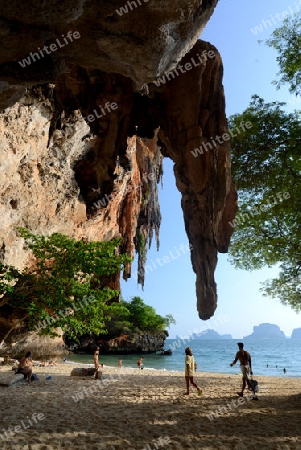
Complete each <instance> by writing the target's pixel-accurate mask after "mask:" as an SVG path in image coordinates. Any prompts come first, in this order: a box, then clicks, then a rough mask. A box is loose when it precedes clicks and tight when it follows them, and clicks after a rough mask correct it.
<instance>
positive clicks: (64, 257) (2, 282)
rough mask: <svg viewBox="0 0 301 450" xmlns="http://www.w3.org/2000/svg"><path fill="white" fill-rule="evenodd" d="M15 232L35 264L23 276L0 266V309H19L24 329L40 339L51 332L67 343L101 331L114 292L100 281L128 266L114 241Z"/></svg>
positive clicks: (112, 308)
mask: <svg viewBox="0 0 301 450" xmlns="http://www.w3.org/2000/svg"><path fill="white" fill-rule="evenodd" d="M19 232H20V235H21V236H22V237H23V238H24V239H25V242H26V244H27V245H28V247H29V248H30V249H31V250H32V253H33V255H34V257H35V262H34V265H33V267H31V268H25V269H24V270H18V269H17V268H15V267H12V266H7V265H4V264H0V295H1V294H2V299H1V301H0V306H3V305H5V304H8V305H10V306H12V307H14V308H21V309H24V310H25V311H26V319H27V320H28V325H29V328H30V329H31V330H36V331H39V332H40V333H41V334H44V335H56V333H55V328H57V327H60V328H62V329H63V330H64V331H66V332H68V334H69V335H70V336H73V337H76V336H78V335H81V334H85V333H95V334H100V333H102V332H103V331H105V323H106V322H107V321H108V320H110V317H111V316H110V315H111V314H115V310H116V307H117V306H116V303H112V300H114V299H116V297H117V296H119V291H116V290H113V289H110V288H109V287H107V286H108V285H107V284H106V283H104V277H108V276H110V275H114V274H119V272H120V270H122V269H123V267H124V265H125V264H126V262H128V261H129V260H130V258H129V257H128V256H127V255H121V254H119V253H118V252H117V248H118V246H119V244H120V241H119V240H112V241H109V242H83V241H76V240H75V239H72V238H69V237H67V236H64V235H62V234H59V233H55V234H52V235H51V236H40V235H34V234H32V233H31V232H30V231H28V230H26V229H20V230H19ZM117 305H118V304H117ZM118 308H119V309H120V308H121V306H118Z"/></svg>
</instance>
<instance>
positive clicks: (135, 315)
mask: <svg viewBox="0 0 301 450" xmlns="http://www.w3.org/2000/svg"><path fill="white" fill-rule="evenodd" d="M119 305H120V307H121V308H120V309H117V311H116V315H115V316H113V315H111V320H110V321H109V322H108V323H107V330H108V335H110V336H118V335H121V334H131V333H151V334H156V333H160V332H162V331H164V330H165V329H166V328H169V327H170V325H171V324H173V323H176V322H175V320H174V318H173V317H172V316H171V315H170V314H168V315H167V316H166V317H163V316H160V315H159V314H157V313H156V310H155V309H154V308H153V307H152V306H149V305H146V304H145V303H144V302H143V300H142V299H141V298H140V297H133V298H132V300H131V301H130V302H126V301H124V300H122V301H121V302H120V304H119Z"/></svg>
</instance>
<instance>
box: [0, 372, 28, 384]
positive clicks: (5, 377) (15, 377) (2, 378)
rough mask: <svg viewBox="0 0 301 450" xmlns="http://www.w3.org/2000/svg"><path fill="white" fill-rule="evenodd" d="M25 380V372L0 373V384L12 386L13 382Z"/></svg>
mask: <svg viewBox="0 0 301 450" xmlns="http://www.w3.org/2000/svg"><path fill="white" fill-rule="evenodd" d="M23 380H24V374H23V373H16V374H15V373H12V372H7V373H0V386H7V387H9V386H11V385H12V384H15V383H18V382H19V381H23Z"/></svg>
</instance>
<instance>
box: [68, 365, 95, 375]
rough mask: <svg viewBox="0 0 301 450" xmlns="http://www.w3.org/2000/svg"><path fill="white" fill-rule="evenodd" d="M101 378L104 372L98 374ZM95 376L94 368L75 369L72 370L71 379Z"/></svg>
mask: <svg viewBox="0 0 301 450" xmlns="http://www.w3.org/2000/svg"><path fill="white" fill-rule="evenodd" d="M98 373H99V377H101V375H102V372H98ZM94 374H95V369H94V367H87V368H86V367H75V368H74V369H72V371H71V373H70V376H71V377H92V376H93V375H94Z"/></svg>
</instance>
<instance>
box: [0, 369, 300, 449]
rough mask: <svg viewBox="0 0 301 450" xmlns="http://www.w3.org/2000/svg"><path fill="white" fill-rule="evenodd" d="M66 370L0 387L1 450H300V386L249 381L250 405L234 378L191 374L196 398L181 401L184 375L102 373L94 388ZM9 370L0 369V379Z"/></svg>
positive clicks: (88, 379) (293, 381) (86, 379)
mask: <svg viewBox="0 0 301 450" xmlns="http://www.w3.org/2000/svg"><path fill="white" fill-rule="evenodd" d="M73 366H74V364H65V363H62V364H58V365H57V366H54V367H33V372H34V373H36V374H37V376H38V381H35V382H32V384H31V385H28V384H27V383H26V382H25V381H22V382H20V383H17V384H15V385H13V386H11V387H9V388H7V387H3V386H0V404H1V406H2V414H1V417H0V443H1V449H3V450H6V449H7V450H29V449H32V450H61V449H66V450H71V449H74V450H82V449H83V448H85V449H87V450H95V449H96V450H124V449H126V450H161V449H167V450H199V449H200V448H203V449H205V450H241V449H242V448H244V449H249V450H253V449H254V450H255V449H256V450H257V449H258V448H260V449H263V450H276V449H277V450H278V448H279V449H283V450H299V449H300V448H301V437H300V423H301V408H300V405H301V398H300V397H301V395H300V394H301V379H298V378H279V377H264V376H260V377H256V378H257V380H258V383H259V393H258V397H259V401H256V402H254V401H249V400H250V395H251V394H250V392H249V391H245V396H244V397H243V398H239V397H238V396H237V394H236V392H237V391H238V390H239V388H240V385H241V377H240V376H237V375H238V374H232V375H229V374H221V373H208V372H197V373H196V375H195V377H194V379H195V381H196V382H197V384H198V385H199V386H200V387H201V388H202V390H203V395H202V396H201V397H198V395H197V391H196V389H195V388H192V389H191V391H190V395H189V396H187V395H183V394H184V392H185V379H184V372H182V373H181V372H168V371H164V370H157V369H155V370H154V369H153V370H152V369H148V370H138V369H137V368H136V369H135V370H133V369H132V368H121V369H118V368H108V367H104V368H103V369H102V372H103V378H104V379H103V380H102V381H101V380H92V378H91V377H70V373H71V370H72V369H73ZM77 366H78V367H86V365H84V364H77ZM9 371H10V370H9V366H0V377H1V375H2V374H3V373H7V372H9ZM11 372H12V371H11ZM49 377H51V379H49ZM298 397H299V398H298ZM24 408H25V410H24ZM39 414H40V416H39ZM41 414H43V417H44V418H43V419H41V418H42V416H41ZM39 418H40V419H39ZM22 421H23V422H24V425H26V427H28V429H25V427H24V426H22ZM16 427H19V428H16ZM252 427H253V430H255V431H254V432H252ZM254 427H255V428H254ZM3 430H4V431H3ZM9 430H11V431H9ZM14 430H18V431H16V432H15V431H14ZM248 430H249V431H248ZM4 432H6V435H5V434H4ZM12 433H13V435H12V436H11V434H12ZM250 433H251V434H250ZM1 436H2V437H1ZM247 436H251V439H247V440H246V437H247ZM29 445H30V446H29Z"/></svg>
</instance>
